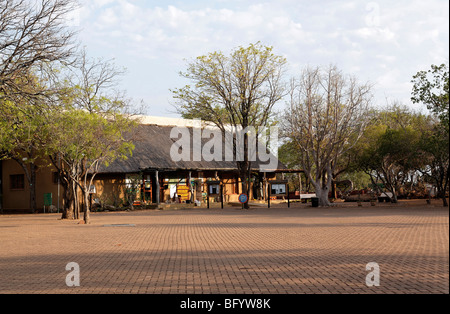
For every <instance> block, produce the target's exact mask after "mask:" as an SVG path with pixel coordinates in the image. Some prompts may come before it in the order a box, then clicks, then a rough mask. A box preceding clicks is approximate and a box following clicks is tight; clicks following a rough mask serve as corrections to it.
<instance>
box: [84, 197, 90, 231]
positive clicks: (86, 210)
mask: <svg viewBox="0 0 450 314" xmlns="http://www.w3.org/2000/svg"><path fill="white" fill-rule="evenodd" d="M83 195H84V223H85V224H86V225H88V224H90V223H91V217H90V209H89V190H88V191H83Z"/></svg>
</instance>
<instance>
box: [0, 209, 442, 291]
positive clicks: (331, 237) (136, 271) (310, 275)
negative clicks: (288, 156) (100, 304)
mask: <svg viewBox="0 0 450 314" xmlns="http://www.w3.org/2000/svg"><path fill="white" fill-rule="evenodd" d="M91 217H92V224H90V225H80V224H78V222H77V221H63V220H60V219H59V215H58V214H45V215H44V214H39V215H0V293H2V294H4V293H8V294H9V293H14V294H16V293H19V294H22V293H33V294H34V293H39V294H41V293H51V294H53V293H62V294H67V293H78V294H91V293H107V294H111V293H120V294H129V293H132V294H135V293H146V294H161V293H162V294H185V293H189V294H215V293H218V294H266V293H270V294H302V293H308V294H318V293H320V294H321V293H326V294H328V293H333V294H334V293H337V294H339V293H351V294H354V293H364V294H366V293H407V294H417V293H419V294H422V293H437V294H448V293H449V211H448V208H442V207H438V206H430V205H429V206H426V205H425V206H419V207H405V206H394V205H390V206H387V205H386V206H375V207H371V206H370V205H366V204H364V206H363V207H357V206H350V205H346V206H336V207H334V208H312V207H310V206H308V205H306V204H293V205H292V207H291V208H286V205H280V206H278V207H277V206H274V207H271V208H270V209H268V208H257V209H251V210H240V209H236V208H225V209H209V210H208V209H186V210H164V211H161V210H148V211H134V212H123V213H111V212H109V213H92V214H91ZM116 224H122V225H116ZM124 224H131V225H124ZM70 262H76V263H78V265H79V266H80V286H78V287H68V286H67V285H66V276H67V275H68V274H69V271H67V270H66V265H67V264H68V263H70ZM369 262H376V263H378V265H379V267H380V285H379V286H373V287H368V286H367V285H366V275H367V274H368V273H369V271H367V270H366V264H367V263H369Z"/></svg>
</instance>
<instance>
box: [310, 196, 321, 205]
mask: <svg viewBox="0 0 450 314" xmlns="http://www.w3.org/2000/svg"><path fill="white" fill-rule="evenodd" d="M311 204H312V207H319V198H318V197H311Z"/></svg>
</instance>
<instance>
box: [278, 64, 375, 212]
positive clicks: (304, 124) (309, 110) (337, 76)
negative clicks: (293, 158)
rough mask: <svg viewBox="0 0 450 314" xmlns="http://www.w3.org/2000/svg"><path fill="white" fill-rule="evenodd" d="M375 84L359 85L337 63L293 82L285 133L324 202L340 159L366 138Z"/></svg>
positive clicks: (326, 203) (309, 70)
mask: <svg viewBox="0 0 450 314" xmlns="http://www.w3.org/2000/svg"><path fill="white" fill-rule="evenodd" d="M371 97H372V96H371V86H370V85H369V84H368V83H366V84H359V83H358V82H357V80H356V79H355V78H354V77H351V76H345V75H344V74H343V73H341V72H340V71H339V70H338V69H337V68H336V67H335V66H331V67H329V68H328V69H326V70H322V69H321V68H319V67H316V68H306V69H305V70H304V71H303V72H302V74H301V75H300V77H299V78H298V79H292V80H291V92H290V100H289V104H288V106H287V108H286V112H285V114H284V119H283V120H284V121H283V127H282V129H283V131H282V132H283V135H284V136H285V137H286V138H287V139H288V140H290V141H292V142H293V145H294V146H295V147H296V149H297V150H298V158H299V164H300V165H301V166H302V168H303V170H304V171H305V174H306V176H307V177H308V179H309V180H310V181H311V183H312V184H313V185H314V187H315V191H316V195H317V197H318V198H319V206H329V205H330V202H329V200H328V193H329V191H330V188H331V183H332V179H333V178H332V174H333V173H334V171H335V167H336V166H337V164H338V161H339V158H341V156H342V155H343V154H345V152H346V151H348V150H349V149H350V148H351V147H352V146H353V145H354V143H355V142H356V141H357V140H358V139H359V138H360V136H361V135H362V132H363V131H364V128H365V127H366V125H367V123H368V121H369V120H368V116H369V115H368V114H367V113H368V109H369V105H370V100H371Z"/></svg>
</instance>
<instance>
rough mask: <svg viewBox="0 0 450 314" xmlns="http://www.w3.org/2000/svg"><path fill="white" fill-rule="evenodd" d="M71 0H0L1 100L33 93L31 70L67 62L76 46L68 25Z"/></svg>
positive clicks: (73, 5) (40, 91) (38, 92)
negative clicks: (30, 81)
mask: <svg viewBox="0 0 450 314" xmlns="http://www.w3.org/2000/svg"><path fill="white" fill-rule="evenodd" d="M76 7H77V1H74V0H35V1H29V0H0V100H2V98H5V97H8V98H9V99H14V98H15V96H17V95H19V96H21V97H24V96H30V97H32V96H36V95H41V94H43V93H45V91H46V90H45V87H44V86H42V88H41V89H36V88H33V89H30V88H28V86H29V80H32V79H33V75H32V74H35V73H33V72H35V71H36V69H38V68H39V67H40V66H42V65H44V64H45V63H51V62H54V61H60V62H69V59H70V57H71V56H72V54H73V53H74V51H75V49H76V47H75V45H74V42H73V39H74V35H75V31H74V30H71V29H69V28H68V27H67V24H66V20H67V16H68V14H69V13H70V12H71V11H72V10H74V9H76Z"/></svg>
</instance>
